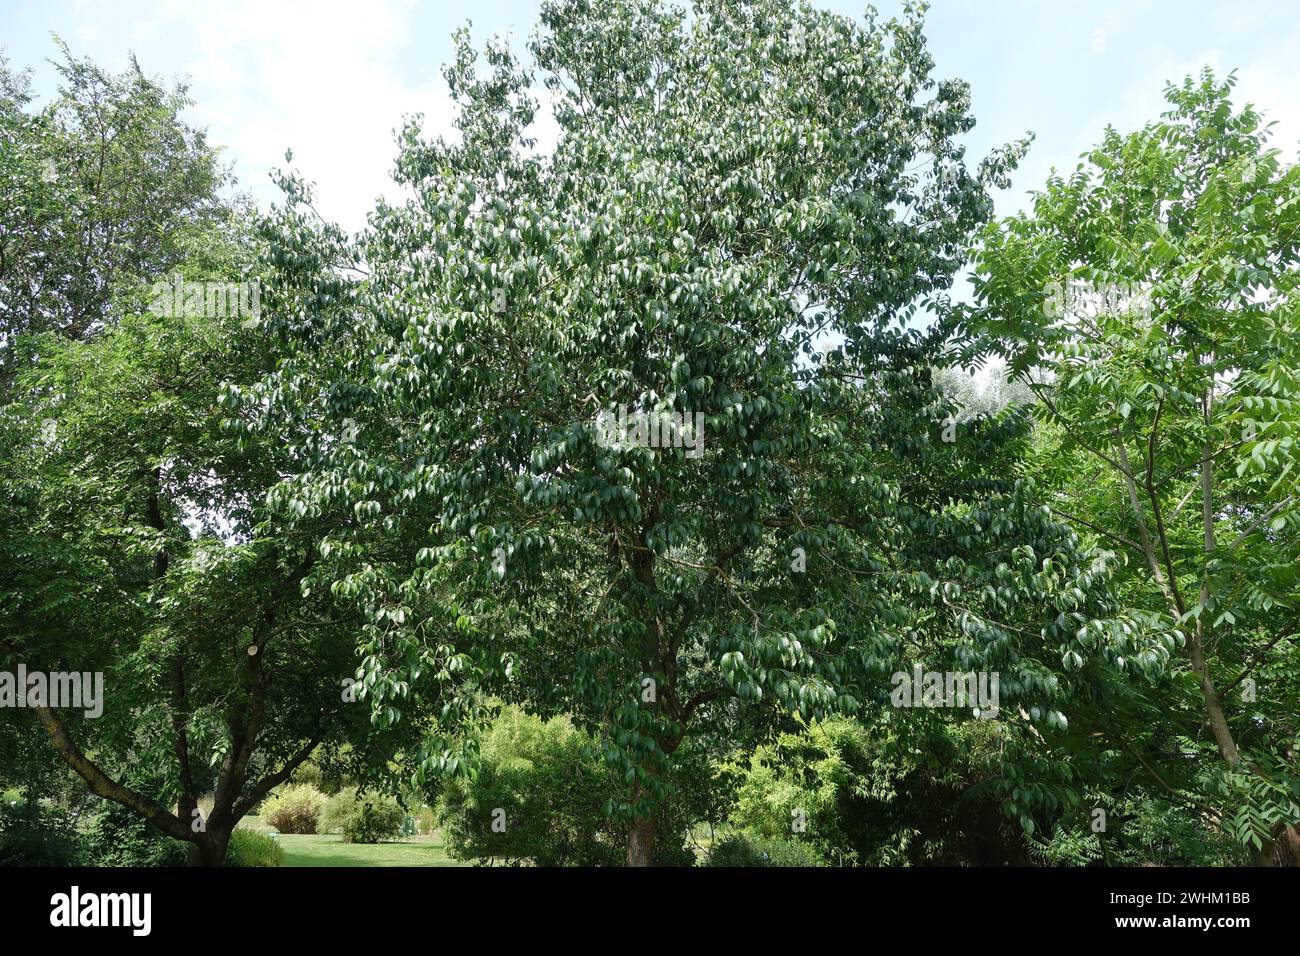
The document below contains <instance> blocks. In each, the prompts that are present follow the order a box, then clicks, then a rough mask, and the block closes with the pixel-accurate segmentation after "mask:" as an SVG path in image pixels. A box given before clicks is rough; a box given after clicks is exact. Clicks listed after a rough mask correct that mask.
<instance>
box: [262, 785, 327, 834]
mask: <svg viewBox="0 0 1300 956" xmlns="http://www.w3.org/2000/svg"><path fill="white" fill-rule="evenodd" d="M324 805H325V796H324V794H322V793H321V792H320V791H319V790H317V789H316V788H315V787H313V786H311V785H310V784H305V783H303V784H290V785H289V786H287V787H281V788H280V789H279V790H278V791H277V792H276V793H275V795H274V796H272V797H270V798H269V799H267V800H266V801H265V802H263V804H262V813H261V816H262V820H263V821H264V822H265V823H266V824H267V825H268V826H271V827H273V828H274V829H276V830H278V831H279V832H280V833H315V832H316V827H317V825H318V824H319V822H320V815H321V810H322V808H323V807H324Z"/></svg>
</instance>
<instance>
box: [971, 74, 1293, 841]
mask: <svg viewBox="0 0 1300 956" xmlns="http://www.w3.org/2000/svg"><path fill="white" fill-rule="evenodd" d="M1233 82H1234V80H1233V78H1232V77H1229V78H1228V79H1227V80H1226V81H1223V82H1219V81H1218V80H1216V79H1215V77H1214V75H1213V74H1212V73H1210V72H1209V71H1208V70H1207V71H1206V72H1204V73H1203V74H1202V75H1201V77H1200V78H1199V80H1193V79H1190V78H1189V79H1188V80H1186V81H1185V82H1184V83H1183V84H1182V85H1181V86H1170V87H1168V89H1167V96H1168V99H1169V103H1170V110H1169V112H1167V113H1165V114H1164V116H1163V118H1162V120H1161V121H1159V122H1155V123H1151V124H1149V125H1147V126H1145V127H1144V128H1143V129H1141V130H1139V131H1137V132H1135V133H1131V134H1129V135H1121V134H1120V133H1119V132H1117V131H1115V130H1113V129H1108V130H1107V131H1106V135H1105V137H1104V139H1103V141H1102V143H1101V145H1100V146H1098V147H1097V148H1096V149H1095V150H1093V151H1091V152H1090V153H1088V154H1087V155H1086V156H1085V157H1084V159H1085V161H1084V162H1083V163H1081V164H1080V165H1079V167H1078V169H1076V170H1075V171H1074V172H1073V173H1072V174H1070V175H1069V176H1068V177H1065V176H1059V175H1058V176H1053V177H1052V178H1051V179H1050V180H1049V181H1048V183H1047V186H1046V189H1044V190H1043V191H1042V192H1040V193H1038V194H1037V195H1036V196H1035V199H1034V203H1033V208H1032V212H1031V213H1029V214H1022V215H1019V216H1016V217H1013V218H1011V219H1008V220H1006V221H1004V222H1002V223H999V224H997V225H996V226H995V227H991V228H990V229H989V230H988V231H987V234H986V236H985V239H984V246H983V249H982V251H981V252H980V255H979V259H978V264H977V269H978V276H977V279H976V288H977V291H978V300H979V305H978V308H977V309H975V310H973V311H972V313H971V322H970V324H969V326H968V330H969V331H970V332H971V333H972V335H973V336H974V342H975V345H974V352H979V351H981V350H983V351H988V350H990V349H991V350H993V351H996V352H999V353H1000V354H1002V355H1004V356H1006V357H1008V358H1010V360H1011V364H1012V367H1013V368H1014V369H1016V370H1018V371H1019V372H1021V373H1024V374H1028V373H1029V372H1030V371H1031V370H1033V369H1036V368H1041V369H1044V370H1046V373H1047V374H1046V376H1045V377H1043V379H1042V380H1041V381H1040V383H1039V384H1037V385H1034V386H1033V387H1034V390H1035V391H1036V392H1037V394H1038V397H1039V411H1040V413H1041V417H1042V421H1043V426H1042V433H1041V435H1042V441H1043V443H1044V448H1045V453H1044V455H1043V458H1042V461H1043V465H1042V472H1041V475H1040V477H1041V478H1042V482H1041V486H1042V490H1043V493H1044V495H1045V497H1044V501H1045V502H1046V503H1047V504H1048V505H1050V506H1051V507H1052V508H1053V509H1054V510H1056V512H1057V513H1058V514H1059V515H1060V516H1061V517H1063V518H1065V519H1067V520H1070V521H1073V522H1075V523H1076V524H1077V526H1078V527H1079V528H1080V530H1081V531H1083V532H1084V533H1085V534H1089V535H1092V536H1094V537H1095V538H1096V540H1098V541H1099V542H1101V543H1103V544H1104V545H1106V546H1108V547H1112V548H1115V549H1117V550H1118V551H1120V552H1121V553H1123V554H1125V555H1127V556H1128V557H1129V558H1130V559H1131V562H1130V563H1129V564H1128V565H1127V570H1126V571H1125V572H1124V574H1123V576H1122V578H1121V579H1120V582H1119V593H1120V594H1122V596H1123V599H1124V600H1125V601H1126V602H1127V603H1128V604H1129V605H1130V606H1131V607H1132V608H1133V609H1134V611H1135V612H1136V613H1137V614H1139V615H1141V617H1142V619H1143V621H1144V625H1143V626H1144V628H1145V629H1146V630H1147V631H1148V632H1149V633H1157V634H1166V635H1172V636H1173V637H1174V639H1175V640H1176V642H1177V645H1178V646H1179V647H1180V648H1182V657H1181V660H1180V662H1179V664H1178V666H1177V667H1176V668H1175V671H1174V673H1173V674H1172V676H1170V677H1169V678H1168V679H1167V680H1164V681H1163V682H1161V683H1159V684H1158V686H1159V688H1160V689H1159V690H1158V691H1157V692H1156V693H1155V694H1154V695H1153V696H1151V697H1148V696H1147V695H1146V694H1145V693H1143V692H1142V691H1140V690H1139V691H1138V693H1137V694H1136V695H1130V696H1129V702H1128V705H1127V706H1126V707H1123V708H1119V709H1111V710H1110V711H1109V712H1106V713H1098V714H1097V715H1096V716H1097V717H1098V724H1097V726H1098V729H1099V732H1100V733H1102V734H1104V735H1105V737H1107V738H1108V739H1110V740H1111V741H1112V743H1113V745H1116V746H1119V745H1120V744H1121V743H1122V745H1123V746H1124V747H1128V748H1132V749H1133V750H1138V751H1145V753H1142V752H1138V753H1136V755H1135V756H1136V759H1137V760H1138V761H1139V762H1140V763H1139V765H1138V770H1139V772H1141V773H1143V774H1144V775H1148V779H1150V780H1151V781H1152V782H1153V785H1157V784H1158V785H1159V786H1160V788H1162V789H1165V790H1172V792H1173V793H1174V795H1175V797H1176V799H1178V800H1179V801H1180V802H1183V803H1188V802H1190V803H1192V804H1193V805H1196V806H1200V807H1201V808H1203V812H1205V813H1207V814H1208V815H1210V816H1211V817H1212V818H1213V819H1215V820H1216V825H1218V826H1221V827H1226V828H1227V829H1229V830H1230V831H1231V832H1233V833H1235V834H1236V835H1238V836H1239V837H1240V838H1242V839H1243V840H1244V841H1246V842H1249V843H1251V844H1253V845H1254V846H1255V847H1257V848H1259V849H1260V851H1261V856H1262V857H1265V858H1268V857H1271V856H1272V854H1273V850H1274V847H1273V841H1274V840H1276V839H1278V838H1280V837H1282V836H1283V835H1284V834H1286V832H1287V827H1288V826H1291V825H1294V824H1295V823H1296V822H1297V821H1300V775H1298V774H1297V767H1296V763H1295V746H1296V740H1297V733H1298V732H1300V727H1298V726H1297V723H1296V715H1297V713H1300V669H1297V667H1296V640H1297V634H1298V632H1300V626H1298V624H1297V620H1296V616H1295V615H1296V607H1297V603H1298V602H1300V590H1297V586H1298V585H1300V577H1298V576H1297V568H1298V567H1300V564H1297V558H1298V557H1300V551H1298V549H1300V533H1298V532H1300V511H1297V493H1296V477H1297V470H1296V461H1295V448H1296V437H1297V433H1296V423H1297V416H1296V409H1297V408H1300V404H1298V400H1300V378H1298V377H1297V368H1300V365H1298V362H1300V351H1298V348H1300V334H1298V333H1300V326H1298V325H1297V321H1298V320H1297V310H1296V301H1295V289H1296V278H1297V275H1298V274H1300V273H1298V272H1297V262H1298V261H1300V167H1297V166H1295V165H1286V164H1284V163H1282V162H1281V160H1280V157H1279V153H1278V151H1277V150H1274V149H1268V148H1267V145H1266V144H1267V138H1268V132H1269V131H1268V128H1267V127H1265V126H1263V125H1262V122H1261V119H1260V117H1259V115H1258V114H1257V113H1256V112H1255V111H1254V110H1253V109H1251V108H1250V107H1249V106H1247V107H1244V108H1241V109H1234V108H1233V106H1232V103H1231V100H1230V95H1231V90H1232V86H1233ZM972 354H974V353H972ZM1152 663H1154V658H1149V657H1148V658H1143V657H1141V656H1138V657H1130V659H1129V666H1130V667H1131V668H1132V669H1134V670H1135V671H1136V672H1137V673H1136V675H1135V676H1142V675H1145V676H1146V677H1148V678H1153V679H1154V678H1157V676H1158V675H1159V673H1160V671H1161V670H1162V669H1161V668H1155V669H1153V668H1152V667H1151V666H1150V665H1151V664H1152ZM1137 683H1138V685H1139V686H1140V685H1141V683H1142V682H1141V681H1138V682H1137ZM1202 729H1204V730H1206V731H1208V734H1209V739H1210V740H1212V741H1213V745H1212V748H1211V752H1215V751H1217V755H1218V757H1219V758H1220V760H1221V764H1220V769H1219V770H1218V771H1216V772H1214V773H1210V774H1204V773H1203V774H1201V776H1200V777H1199V778H1198V777H1197V773H1198V768H1199V767H1202V766H1204V765H1203V764H1200V763H1199V762H1196V763H1194V762H1192V761H1189V760H1188V759H1187V758H1188V757H1189V756H1191V755H1194V754H1199V753H1201V752H1203V751H1204V750H1205V749H1206V745H1205V742H1204V737H1203V735H1202ZM1134 742H1137V743H1136V745H1135V743H1134ZM1157 768H1159V769H1157ZM1189 794H1190V796H1189ZM1295 833H1296V831H1292V833H1291V834H1290V835H1288V839H1289V840H1292V841H1293V842H1294V843H1295V844H1296V846H1300V839H1297V838H1296V837H1295V835H1294V834H1295ZM1297 859H1300V854H1297Z"/></svg>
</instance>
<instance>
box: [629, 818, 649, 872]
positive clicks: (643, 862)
mask: <svg viewBox="0 0 1300 956" xmlns="http://www.w3.org/2000/svg"><path fill="white" fill-rule="evenodd" d="M627 865H628V866H654V865H655V822H654V818H652V817H637V818H636V819H634V820H633V821H632V826H631V828H630V829H629V830H628V831H627Z"/></svg>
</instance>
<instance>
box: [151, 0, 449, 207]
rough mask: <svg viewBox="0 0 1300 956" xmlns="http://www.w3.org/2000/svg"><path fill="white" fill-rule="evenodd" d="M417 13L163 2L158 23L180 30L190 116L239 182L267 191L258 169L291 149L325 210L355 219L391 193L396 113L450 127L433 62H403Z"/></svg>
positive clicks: (165, 29)
mask: <svg viewBox="0 0 1300 956" xmlns="http://www.w3.org/2000/svg"><path fill="white" fill-rule="evenodd" d="M414 12H415V4H414V3H413V2H412V0H367V2H366V3H365V4H364V5H360V6H358V5H357V4H351V3H344V2H342V0H323V2H317V3H303V4H298V3H284V4H268V3H264V2H260V3H259V2H255V0H236V2H232V3H221V2H218V3H204V4H192V3H172V2H165V3H164V4H163V5H162V8H161V9H160V11H159V17H158V21H159V26H158V29H160V30H161V32H162V34H163V35H164V36H177V37H183V38H184V42H185V43H186V49H187V58H186V62H185V63H184V65H183V67H182V69H183V72H185V73H187V74H189V76H190V78H191V81H192V86H191V94H192V96H193V98H194V100H195V101H196V103H195V108H194V115H195V118H196V119H197V120H198V122H200V123H201V124H203V125H206V126H207V127H208V128H209V133H210V138H211V140H212V141H213V142H215V143H219V144H222V145H223V146H225V147H227V149H228V155H229V156H231V157H232V158H234V159H235V160H236V161H237V169H236V171H237V173H238V174H239V176H240V178H241V186H243V187H244V188H248V189H250V190H252V191H253V192H254V194H255V195H257V196H258V198H259V199H263V200H264V199H266V198H269V197H270V196H272V195H273V194H272V193H271V192H270V191H269V187H267V186H266V185H264V184H265V183H266V178H265V177H266V171H267V170H268V169H270V168H272V167H275V166H283V165H284V152H285V149H286V148H292V149H293V153H294V166H295V167H297V168H298V169H300V170H301V171H302V173H303V175H304V176H305V177H306V178H307V179H309V180H312V181H314V182H316V183H317V184H318V186H319V200H320V201H319V203H318V205H317V208H318V209H319V210H320V212H321V214H322V215H324V216H325V217H326V218H329V219H335V220H337V221H338V222H339V223H340V224H342V225H343V226H345V227H347V228H349V229H358V228H360V227H361V226H363V225H364V223H365V215H366V213H367V212H368V211H369V210H370V209H371V208H372V206H373V202H374V199H375V197H376V196H378V195H380V194H383V195H386V196H388V197H389V198H397V187H396V186H395V185H394V184H393V183H392V181H391V178H390V172H391V169H392V165H393V161H394V159H395V157H396V145H395V143H394V139H393V131H394V129H396V128H398V127H400V125H401V122H402V117H403V115H405V114H409V113H415V112H424V113H425V114H426V117H427V123H426V129H428V130H430V131H433V130H441V129H442V128H446V127H448V125H449V120H450V115H451V111H450V102H449V97H448V96H447V93H446V88H445V84H444V83H443V81H442V77H441V75H440V73H439V72H438V71H437V66H438V64H436V63H431V64H430V68H429V75H428V76H427V77H422V78H421V81H420V82H419V83H418V85H412V84H410V83H409V82H408V81H407V80H406V79H404V78H403V77H402V76H401V75H400V72H399V67H398V64H399V63H400V62H401V57H400V52H401V50H402V48H403V47H404V46H405V44H406V42H407V38H408V36H409V34H410V26H411V23H410V21H411V18H412V15H413V13H414Z"/></svg>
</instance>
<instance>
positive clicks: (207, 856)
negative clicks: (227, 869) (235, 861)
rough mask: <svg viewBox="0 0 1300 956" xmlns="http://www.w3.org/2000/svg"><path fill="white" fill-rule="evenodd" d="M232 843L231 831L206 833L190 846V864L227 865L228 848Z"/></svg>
mask: <svg viewBox="0 0 1300 956" xmlns="http://www.w3.org/2000/svg"><path fill="white" fill-rule="evenodd" d="M229 845H230V834H229V833H212V832H209V833H206V834H204V835H203V839H201V840H200V841H199V842H198V843H195V844H194V845H193V846H192V847H190V858H189V865H190V866H225V865H226V848H227V847H228V846H229Z"/></svg>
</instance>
